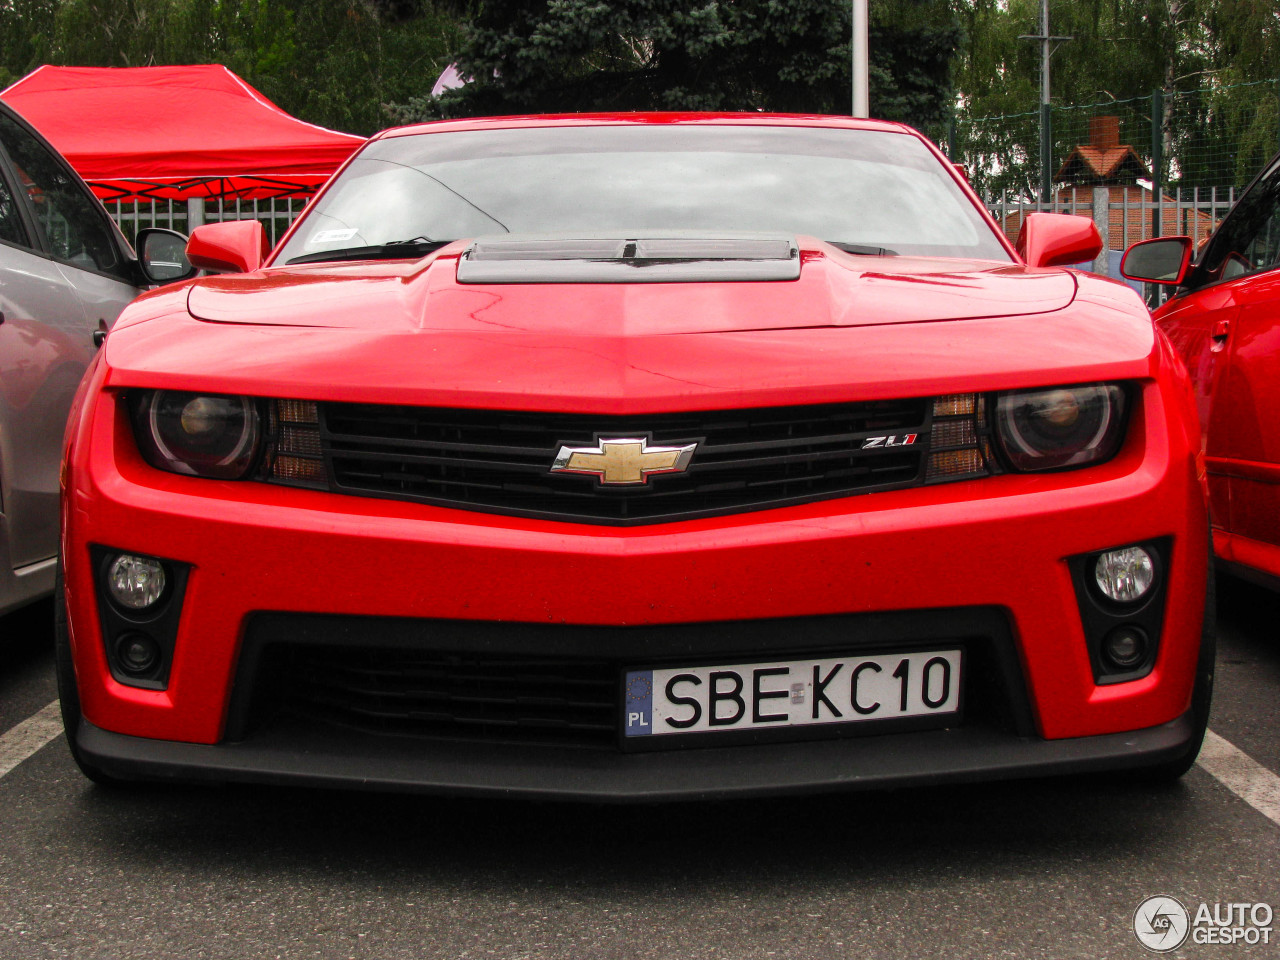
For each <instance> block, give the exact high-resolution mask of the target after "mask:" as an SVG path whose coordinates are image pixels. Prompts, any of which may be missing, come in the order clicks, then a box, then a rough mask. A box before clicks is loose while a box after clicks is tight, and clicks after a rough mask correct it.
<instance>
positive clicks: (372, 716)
mask: <svg viewBox="0 0 1280 960" xmlns="http://www.w3.org/2000/svg"><path fill="white" fill-rule="evenodd" d="M286 686H287V691H288V692H287V694H286V701H285V702H286V706H287V708H288V709H290V710H291V711H292V712H294V713H295V714H299V715H302V716H305V717H307V718H308V719H311V720H321V721H327V722H331V723H338V724H341V725H343V726H348V727H354V728H356V729H361V730H367V731H370V732H375V733H382V734H393V735H409V736H424V737H435V738H447V739H462V740H488V741H505V742H537V743H559V744H593V743H594V744H597V745H607V744H610V743H612V742H613V739H614V730H615V729H616V720H617V717H616V706H615V705H616V703H617V699H618V694H617V689H618V673H617V670H616V669H615V668H614V667H612V666H610V665H609V664H607V663H603V662H592V661H569V660H552V659H547V658H542V659H536V658H528V657H524V658H519V657H481V656H475V655H463V654H446V653H419V652H412V651H394V650H349V649H337V650H333V649H324V648H305V647H304V648H299V649H298V650H297V651H295V654H294V656H293V659H292V663H291V664H290V666H289V668H288V680H287V682H286Z"/></svg>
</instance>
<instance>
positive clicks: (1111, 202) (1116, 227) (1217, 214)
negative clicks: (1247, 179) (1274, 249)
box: [986, 186, 1240, 251]
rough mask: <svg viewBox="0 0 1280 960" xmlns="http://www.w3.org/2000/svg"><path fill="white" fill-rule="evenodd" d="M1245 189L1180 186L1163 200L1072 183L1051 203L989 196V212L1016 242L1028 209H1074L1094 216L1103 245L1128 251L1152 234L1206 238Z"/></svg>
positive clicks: (1137, 189)
mask: <svg viewBox="0 0 1280 960" xmlns="http://www.w3.org/2000/svg"><path fill="white" fill-rule="evenodd" d="M1239 193H1240V191H1239V190H1237V189H1236V188H1235V187H1208V188H1200V187H1190V188H1185V189H1184V188H1181V187H1178V188H1176V189H1174V190H1172V191H1169V192H1166V193H1164V194H1163V195H1162V196H1161V198H1160V199H1159V200H1158V201H1157V200H1156V198H1155V195H1154V194H1152V193H1151V191H1149V190H1147V189H1146V188H1145V187H1141V186H1127V187H1123V186H1121V187H1072V188H1069V189H1063V190H1060V191H1058V193H1057V195H1056V196H1055V197H1054V199H1052V200H1050V201H1049V202H1048V203H1042V202H1040V201H1038V200H1028V199H1025V198H1016V197H1011V196H1009V195H1008V194H1006V195H1004V196H1002V197H1000V198H998V199H995V200H987V201H986V207H987V211H988V212H989V213H990V214H991V216H992V218H993V219H994V220H995V221H996V223H998V224H999V225H1000V227H1001V228H1002V229H1003V230H1004V233H1005V236H1007V237H1008V238H1009V240H1010V241H1015V240H1017V237H1018V230H1020V229H1021V227H1022V221H1023V219H1024V218H1025V216H1026V215H1027V214H1028V213H1037V212H1040V213H1070V214H1075V215H1077V216H1084V217H1091V218H1092V219H1093V220H1094V222H1095V223H1097V225H1098V232H1099V233H1101V234H1102V239H1103V245H1104V246H1105V247H1107V248H1108V249H1111V250H1118V251H1123V250H1124V249H1125V248H1127V247H1128V246H1130V245H1131V244H1134V243H1137V242H1138V241H1139V240H1150V239H1151V238H1152V237H1155V236H1161V237H1173V236H1188V237H1191V238H1192V239H1194V240H1195V241H1196V242H1197V243H1199V242H1200V241H1201V240H1204V239H1205V238H1206V237H1207V236H1208V235H1209V233H1210V232H1212V231H1213V229H1214V228H1215V227H1216V226H1217V225H1218V223H1220V222H1221V220H1222V218H1223V217H1225V216H1226V215H1227V211H1229V210H1230V209H1231V207H1232V205H1234V204H1235V202H1236V198H1237V196H1239Z"/></svg>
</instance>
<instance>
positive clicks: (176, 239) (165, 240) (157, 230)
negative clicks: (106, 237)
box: [134, 227, 196, 283]
mask: <svg viewBox="0 0 1280 960" xmlns="http://www.w3.org/2000/svg"><path fill="white" fill-rule="evenodd" d="M134 243H135V244H137V247H138V265H139V266H140V267H141V268H142V275H143V276H144V277H146V278H147V280H149V281H150V282H151V283H173V282H175V281H177V280H190V279H191V278H192V277H194V276H195V275H196V268H195V267H193V266H192V265H191V263H190V261H188V260H187V255H186V253H185V252H184V251H185V249H186V246H187V238H186V235H185V234H181V233H178V231H176V230H165V229H163V228H161V227H147V228H146V229H143V230H139V231H138V236H137V238H136V239H135V241H134Z"/></svg>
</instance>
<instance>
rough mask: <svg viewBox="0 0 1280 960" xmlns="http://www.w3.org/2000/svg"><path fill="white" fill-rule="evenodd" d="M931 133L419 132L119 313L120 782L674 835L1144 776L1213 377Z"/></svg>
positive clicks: (108, 677) (98, 698) (104, 645)
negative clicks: (857, 808)
mask: <svg viewBox="0 0 1280 960" xmlns="http://www.w3.org/2000/svg"><path fill="white" fill-rule="evenodd" d="M1098 249H1099V240H1098V236H1097V231H1096V230H1095V229H1094V227H1093V225H1092V223H1091V222H1090V221H1088V220H1083V219H1079V218H1074V217H1058V216H1053V215H1048V214H1045V215H1033V216H1032V217H1030V218H1029V219H1028V222H1027V224H1026V227H1025V229H1024V231H1023V233H1022V236H1021V239H1020V242H1019V245H1018V248H1017V249H1016V250H1015V249H1014V248H1013V247H1012V246H1010V245H1009V244H1008V243H1007V241H1006V240H1005V239H1004V238H1003V237H1002V235H1001V234H1000V232H999V231H998V230H997V229H996V227H995V225H994V224H993V223H992V222H991V220H990V219H989V218H988V217H987V215H986V213H985V212H984V211H983V209H982V207H981V205H980V203H979V202H978V200H977V198H976V197H975V196H974V194H973V193H972V192H971V191H970V190H969V188H968V187H967V185H966V184H965V182H964V179H963V177H962V176H961V174H960V172H959V171H958V170H957V169H956V168H955V167H953V166H952V165H951V164H949V163H948V162H947V160H946V159H945V158H944V157H943V156H942V155H941V154H940V153H938V151H937V150H936V149H935V148H934V147H933V146H932V145H931V144H930V143H929V142H928V141H926V140H925V139H924V138H922V137H921V136H920V135H918V134H917V133H915V132H914V131H912V130H910V129H908V128H905V127H902V126H899V125H896V124H889V123H877V122H870V121H859V120H851V119H846V118H832V117H797V116H761V115H743V116H736V115H727V116H725V115H702V114H695V115H674V114H671V115H617V116H572V117H533V118H502V119H490V120H471V121H458V122H445V123H436V124H427V125H422V126H415V127H408V128H403V129H397V130H390V131H387V132H385V133H383V134H381V135H379V136H377V137H375V138H374V139H372V140H371V141H370V142H369V143H368V144H367V145H366V146H365V147H364V148H362V149H361V150H360V151H359V152H358V153H357V154H356V155H355V156H354V157H353V159H352V160H351V161H350V162H349V163H348V164H347V165H346V166H345V167H344V168H343V169H342V170H341V171H340V172H339V173H338V174H337V175H336V176H335V178H334V179H333V180H332V181H331V182H330V183H329V184H328V185H327V187H326V188H325V190H324V191H323V192H322V193H321V194H320V195H319V196H318V197H317V198H316V199H315V200H314V201H313V202H312V203H311V204H310V205H309V207H308V210H307V213H306V214H305V215H304V216H303V217H302V218H301V219H300V221H299V222H298V223H297V225H296V226H295V227H294V229H293V230H292V231H291V232H290V233H289V234H288V235H287V236H286V237H285V238H284V239H283V240H282V241H281V243H280V246H279V247H278V248H277V249H275V250H273V251H269V250H268V249H267V243H266V241H265V238H264V235H263V233H262V231H261V229H260V228H259V227H258V225H256V224H254V223H227V224H220V225H211V226H206V227H202V228H200V229H198V230H197V231H196V232H195V233H194V234H193V236H192V238H191V241H190V244H189V246H188V255H189V257H190V259H191V262H192V263H194V264H196V265H199V266H201V267H203V268H205V269H211V270H219V271H223V272H225V273H226V275H224V276H215V277H209V278H206V279H200V280H196V281H193V282H190V283H187V284H184V285H181V286H178V287H175V288H169V289H166V290H161V291H157V292H155V293H152V294H150V295H148V296H145V297H143V298H141V299H140V300H138V301H137V302H136V303H135V304H134V305H132V306H131V307H130V308H129V309H128V310H126V311H125V313H124V315H123V316H122V317H121V318H120V321H119V323H118V324H117V325H116V327H115V329H114V330H113V331H112V332H111V334H110V336H109V337H108V338H107V341H106V345H105V347H104V349H103V350H102V351H101V352H100V354H99V355H98V359H97V362H96V363H95V365H94V367H93V368H92V370H91V371H90V373H89V374H88V376H87V377H86V379H85V381H84V383H83V385H82V388H81V392H80V394H79V397H78V399H77V401H76V405H75V410H74V413H73V416H72V420H71V423H70V427H69V432H68V442H67V448H66V459H65V466H64V483H65V497H64V501H63V521H64V526H63V558H64V567H65V577H64V589H65V611H66V622H65V624H63V627H62V629H61V630H60V634H59V668H60V672H59V676H60V682H61V694H62V702H63V706H64V710H65V720H66V725H67V733H68V742H69V743H70V744H71V747H72V750H73V753H74V755H75V757H76V758H77V760H78V762H79V763H80V765H81V767H82V768H83V769H84V771H85V772H86V773H87V774H88V775H89V776H90V777H93V778H95V779H98V780H108V781H109V780H125V779H169V778H176V779H188V780H189V779H212V780H220V781H222V780H244V781H259V782H270V783H293V784H335V785H343V784H345V785H351V786H373V787H381V788H396V789H400V788H404V789H418V790H430V791H443V792H461V793H468V794H480V793H489V794H527V795H538V796H544V797H579V798H596V799H649V798H676V797H707V796H728V795H737V794H747V793H783V792H790V791H810V790H817V789H835V788H845V787H866V786H873V785H882V784H891V783H892V784H904V783H939V782H944V781H954V780H971V779H979V778H998V777H1012V776H1027V775H1039V774H1049V773H1074V772H1078V771H1084V770H1107V769H1145V770H1147V771H1148V772H1150V773H1151V774H1153V775H1156V776H1165V777H1168V776H1176V775H1179V774H1180V773H1182V772H1183V771H1184V770H1185V769H1186V768H1187V767H1188V766H1189V765H1190V763H1192V762H1193V760H1194V758H1195V756H1196V753H1197V751H1198V748H1199V744H1200V741H1201V738H1202V736H1203V733H1204V729H1205V722H1206V717H1207V711H1208V701H1209V695H1210V687H1211V683H1212V663H1213V651H1212V647H1211V644H1210V643H1208V642H1206V639H1205V638H1204V636H1203V635H1202V624H1203V623H1204V621H1205V611H1206V593H1207V589H1208V580H1207V565H1208V523H1207V519H1206V515H1205V507H1204V493H1203V475H1202V468H1201V464H1200V462H1199V460H1198V459H1197V457H1196V449H1197V435H1196V426H1195V410H1194V406H1193V403H1192V398H1191V392H1190V389H1189V385H1188V383H1187V380H1186V374H1185V372H1184V370H1183V367H1182V365H1181V363H1180V362H1179V361H1178V360H1177V358H1176V356H1175V355H1174V354H1173V352H1172V350H1171V349H1170V347H1169V345H1168V342H1167V341H1166V340H1165V339H1164V338H1163V337H1162V336H1160V335H1159V334H1158V333H1157V332H1156V330H1155V328H1154V327H1153V326H1152V324H1151V322H1150V319H1149V316H1148V314H1147V312H1146V310H1145V308H1144V307H1143V305H1142V303H1141V302H1140V300H1139V299H1138V297H1137V296H1136V295H1135V294H1134V293H1133V292H1132V291H1130V290H1128V289H1127V288H1125V287H1123V286H1120V285H1117V284H1115V283H1112V282H1110V281H1107V280H1102V279H1098V278H1093V277H1089V276H1086V275H1083V274H1078V273H1074V272H1071V271H1068V270H1065V269H1061V268H1057V267H1055V265H1056V264H1060V263H1078V262H1080V261H1081V260H1086V259H1090V258H1092V257H1093V256H1094V255H1095V254H1096V252H1097V251H1098Z"/></svg>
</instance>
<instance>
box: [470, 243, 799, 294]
mask: <svg viewBox="0 0 1280 960" xmlns="http://www.w3.org/2000/svg"><path fill="white" fill-rule="evenodd" d="M799 277H800V249H799V246H798V245H797V244H796V241H795V240H794V239H791V238H789V237H725V238H716V237H649V238H635V239H612V238H610V239H581V240H569V239H539V238H522V237H503V238H501V239H496V240H477V241H475V242H474V243H472V244H471V246H469V247H468V248H467V249H466V251H465V252H464V253H463V254H462V256H461V257H460V258H459V260H458V282H459V283H708V282H714V281H732V280H738V281H768V280H797V279H799Z"/></svg>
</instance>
